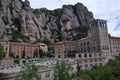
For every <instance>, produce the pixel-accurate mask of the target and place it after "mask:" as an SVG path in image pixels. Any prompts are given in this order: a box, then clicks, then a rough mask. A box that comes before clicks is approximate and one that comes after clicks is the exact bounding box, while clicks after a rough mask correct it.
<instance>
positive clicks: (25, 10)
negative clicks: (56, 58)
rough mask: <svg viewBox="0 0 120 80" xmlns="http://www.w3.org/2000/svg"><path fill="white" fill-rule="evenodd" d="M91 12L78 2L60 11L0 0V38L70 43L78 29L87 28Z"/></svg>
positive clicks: (91, 17)
mask: <svg viewBox="0 0 120 80" xmlns="http://www.w3.org/2000/svg"><path fill="white" fill-rule="evenodd" d="M93 20H94V18H93V14H92V12H90V11H88V9H87V8H86V7H85V6H84V5H83V4H81V3H77V4H75V5H63V7H62V8H61V9H55V10H52V11H51V10H47V9H45V8H41V9H32V8H31V6H30V3H29V1H28V0H25V1H24V2H23V1H21V0H0V38H1V39H5V40H12V41H26V42H35V41H37V40H46V39H47V40H49V41H50V42H56V41H60V40H72V38H73V36H74V35H75V34H76V32H75V31H74V29H75V28H78V27H83V26H87V27H91V25H90V23H91V22H92V21H93Z"/></svg>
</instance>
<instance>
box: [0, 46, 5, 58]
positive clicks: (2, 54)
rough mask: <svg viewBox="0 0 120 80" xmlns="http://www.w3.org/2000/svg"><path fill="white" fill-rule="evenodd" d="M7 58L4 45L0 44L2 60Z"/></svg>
mask: <svg viewBox="0 0 120 80" xmlns="http://www.w3.org/2000/svg"><path fill="white" fill-rule="evenodd" d="M4 58H5V52H4V51H3V46H2V45H1V44H0V60H2V59H4Z"/></svg>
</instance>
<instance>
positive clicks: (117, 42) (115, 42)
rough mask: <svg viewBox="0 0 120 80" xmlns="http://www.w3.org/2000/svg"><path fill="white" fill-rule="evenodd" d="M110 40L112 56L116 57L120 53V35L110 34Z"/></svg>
mask: <svg viewBox="0 0 120 80" xmlns="http://www.w3.org/2000/svg"><path fill="white" fill-rule="evenodd" d="M109 42H110V53H111V56H112V58H113V59H114V58H115V56H118V55H120V37H112V36H109Z"/></svg>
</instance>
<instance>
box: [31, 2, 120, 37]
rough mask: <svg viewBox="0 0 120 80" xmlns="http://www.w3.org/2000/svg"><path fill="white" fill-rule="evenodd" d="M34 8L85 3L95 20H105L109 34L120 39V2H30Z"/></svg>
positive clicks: (50, 7) (50, 8)
mask: <svg viewBox="0 0 120 80" xmlns="http://www.w3.org/2000/svg"><path fill="white" fill-rule="evenodd" d="M29 1H30V4H31V7H32V8H47V9H49V10H53V9H56V8H61V7H62V5H63V4H73V5H74V4H76V3H77V2H80V3H83V4H84V5H85V6H87V8H88V10H89V11H92V12H93V14H94V17H95V19H105V20H107V24H108V32H109V33H110V34H111V35H112V36H116V37H120V0H29Z"/></svg>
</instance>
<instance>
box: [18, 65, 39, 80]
mask: <svg viewBox="0 0 120 80" xmlns="http://www.w3.org/2000/svg"><path fill="white" fill-rule="evenodd" d="M38 71H39V70H38V67H37V66H36V65H28V66H27V67H26V68H25V70H23V71H21V72H20V73H19V74H18V75H17V77H16V80H40V77H39V75H38Z"/></svg>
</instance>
